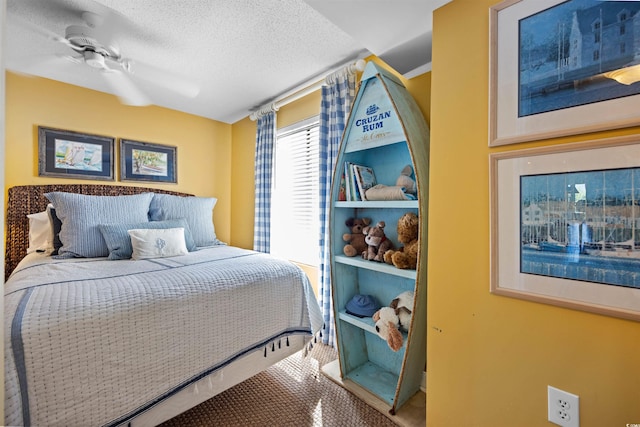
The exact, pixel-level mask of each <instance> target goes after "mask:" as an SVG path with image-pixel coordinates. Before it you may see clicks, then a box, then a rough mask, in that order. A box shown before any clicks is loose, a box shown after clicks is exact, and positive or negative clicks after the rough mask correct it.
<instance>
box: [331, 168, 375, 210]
mask: <svg viewBox="0 0 640 427" xmlns="http://www.w3.org/2000/svg"><path fill="white" fill-rule="evenodd" d="M374 185H376V177H375V174H374V173H373V169H372V168H370V167H368V166H363V165H358V164H355V163H351V162H344V187H345V191H344V193H345V199H344V200H346V201H350V202H360V201H364V200H366V198H365V192H366V191H367V190H368V189H369V188H371V187H373V186H374ZM341 191H342V190H341ZM338 199H339V200H340V196H339V197H338Z"/></svg>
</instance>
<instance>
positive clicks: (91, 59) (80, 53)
mask: <svg viewBox="0 0 640 427" xmlns="http://www.w3.org/2000/svg"><path fill="white" fill-rule="evenodd" d="M46 3H47V6H48V7H54V10H55V12H67V13H68V12H71V13H72V15H74V16H79V17H81V19H82V21H83V24H82V25H76V24H74V25H69V26H67V27H66V29H65V32H64V36H62V35H59V34H57V33H55V32H53V31H51V30H49V29H47V28H44V27H42V26H39V25H36V24H34V23H32V22H30V21H28V20H26V19H23V18H21V17H18V16H16V15H14V16H12V17H11V19H12V20H15V21H16V22H17V23H19V24H20V25H21V26H23V27H27V28H29V29H30V30H33V31H35V32H37V33H38V34H40V35H42V36H44V37H46V38H47V39H49V40H52V41H55V42H58V43H61V44H63V45H65V46H66V47H68V48H70V49H71V51H72V52H70V54H68V55H55V54H54V55H53V58H54V59H55V60H59V61H61V60H66V61H70V62H72V63H75V64H79V65H80V66H88V67H91V68H93V69H96V70H98V71H100V73H99V75H101V76H102V78H103V79H104V80H105V82H106V83H107V84H108V85H109V87H110V88H111V90H112V91H113V93H114V94H115V95H116V96H117V97H118V98H119V99H120V101H121V102H122V103H123V104H126V105H133V106H143V105H149V104H151V101H150V100H149V97H148V96H147V95H146V94H145V93H144V92H143V91H142V90H141V89H140V88H138V86H137V85H136V83H135V82H134V79H141V80H145V81H147V82H150V83H153V84H155V85H157V86H159V87H161V88H163V89H165V90H170V91H172V92H175V93H178V94H179V95H182V96H185V97H188V98H193V97H195V96H196V95H197V94H198V93H199V91H200V88H199V87H198V85H196V84H195V83H193V82H192V81H189V80H187V79H186V78H184V77H182V76H179V75H177V74H174V73H171V72H168V71H166V70H162V69H160V68H157V67H154V66H151V65H148V64H144V63H142V62H140V61H136V60H134V59H131V58H127V57H125V56H123V55H122V54H121V53H120V49H119V47H118V44H117V43H116V38H117V36H118V34H119V33H120V32H124V31H126V30H128V29H131V28H133V27H134V24H133V23H132V22H130V21H129V20H128V19H127V18H126V17H125V16H124V15H122V14H120V13H118V12H116V11H115V10H113V9H110V8H108V7H106V6H104V5H101V4H99V3H97V2H87V3H85V4H83V5H82V7H83V8H84V9H86V10H82V9H78V8H77V7H78V6H77V5H70V4H69V3H68V2H65V1H63V0H48V1H47V2H46ZM45 12H46V10H45ZM48 56H49V57H50V59H51V55H48ZM45 59H46V58H29V61H28V62H30V63H31V64H35V65H36V66H37V65H38V63H42V62H44V60H45ZM132 77H133V78H134V79H132Z"/></svg>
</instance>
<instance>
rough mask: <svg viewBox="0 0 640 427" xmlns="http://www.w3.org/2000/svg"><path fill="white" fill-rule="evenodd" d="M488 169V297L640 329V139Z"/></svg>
mask: <svg viewBox="0 0 640 427" xmlns="http://www.w3.org/2000/svg"><path fill="white" fill-rule="evenodd" d="M489 163H490V168H489V169H490V218H491V223H490V227H491V251H490V258H491V267H490V270H491V277H490V292H491V293H493V294H496V295H503V296H508V297H513V298H520V299H524V300H530V301H535V302H540V303H546V304H552V305H557V306H561V307H568V308H572V309H578V310H584V311H589V312H594V313H599V314H605V315H610V316H616V317H621V318H625V319H631V320H635V321H640V227H639V225H640V136H639V135H630V136H624V137H616V138H607V139H602V140H593V141H587V142H580V143H570V144H560V145H555V146H545V147H537V148H531V149H524V150H512V151H506V152H499V153H492V154H490V155H489Z"/></svg>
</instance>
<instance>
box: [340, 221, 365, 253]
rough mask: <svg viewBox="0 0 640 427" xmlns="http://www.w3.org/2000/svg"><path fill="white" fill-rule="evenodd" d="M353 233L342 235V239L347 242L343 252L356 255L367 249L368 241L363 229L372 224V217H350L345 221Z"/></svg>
mask: <svg viewBox="0 0 640 427" xmlns="http://www.w3.org/2000/svg"><path fill="white" fill-rule="evenodd" d="M345 224H346V226H347V227H349V230H351V233H345V234H343V235H342V240H344V241H345V242H347V245H346V246H345V247H344V249H343V252H344V254H345V255H346V256H356V255H358V254H362V252H364V251H366V250H367V243H366V242H365V241H364V238H365V235H364V234H363V233H362V230H363V229H364V228H365V227H366V226H367V225H369V224H371V218H349V219H347V221H345Z"/></svg>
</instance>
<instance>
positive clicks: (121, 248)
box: [99, 218, 196, 260]
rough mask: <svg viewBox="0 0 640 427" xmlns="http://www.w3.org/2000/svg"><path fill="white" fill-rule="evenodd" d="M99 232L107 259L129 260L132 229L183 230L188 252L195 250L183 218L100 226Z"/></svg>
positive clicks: (131, 250)
mask: <svg viewBox="0 0 640 427" xmlns="http://www.w3.org/2000/svg"><path fill="white" fill-rule="evenodd" d="M99 227H100V232H101V233H102V237H103V238H104V241H105V242H106V243H107V247H108V248H109V259H114V260H115V259H129V258H131V254H132V253H133V247H132V246H131V237H130V236H129V233H127V232H128V231H129V230H133V229H161V228H165V229H166V228H183V229H184V240H185V244H186V247H187V250H188V251H189V252H191V251H194V250H195V249H196V244H195V242H194V241H193V237H192V236H191V231H189V226H188V225H187V222H186V221H185V220H184V218H180V219H170V220H167V221H151V222H138V223H135V224H100V225H99Z"/></svg>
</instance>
